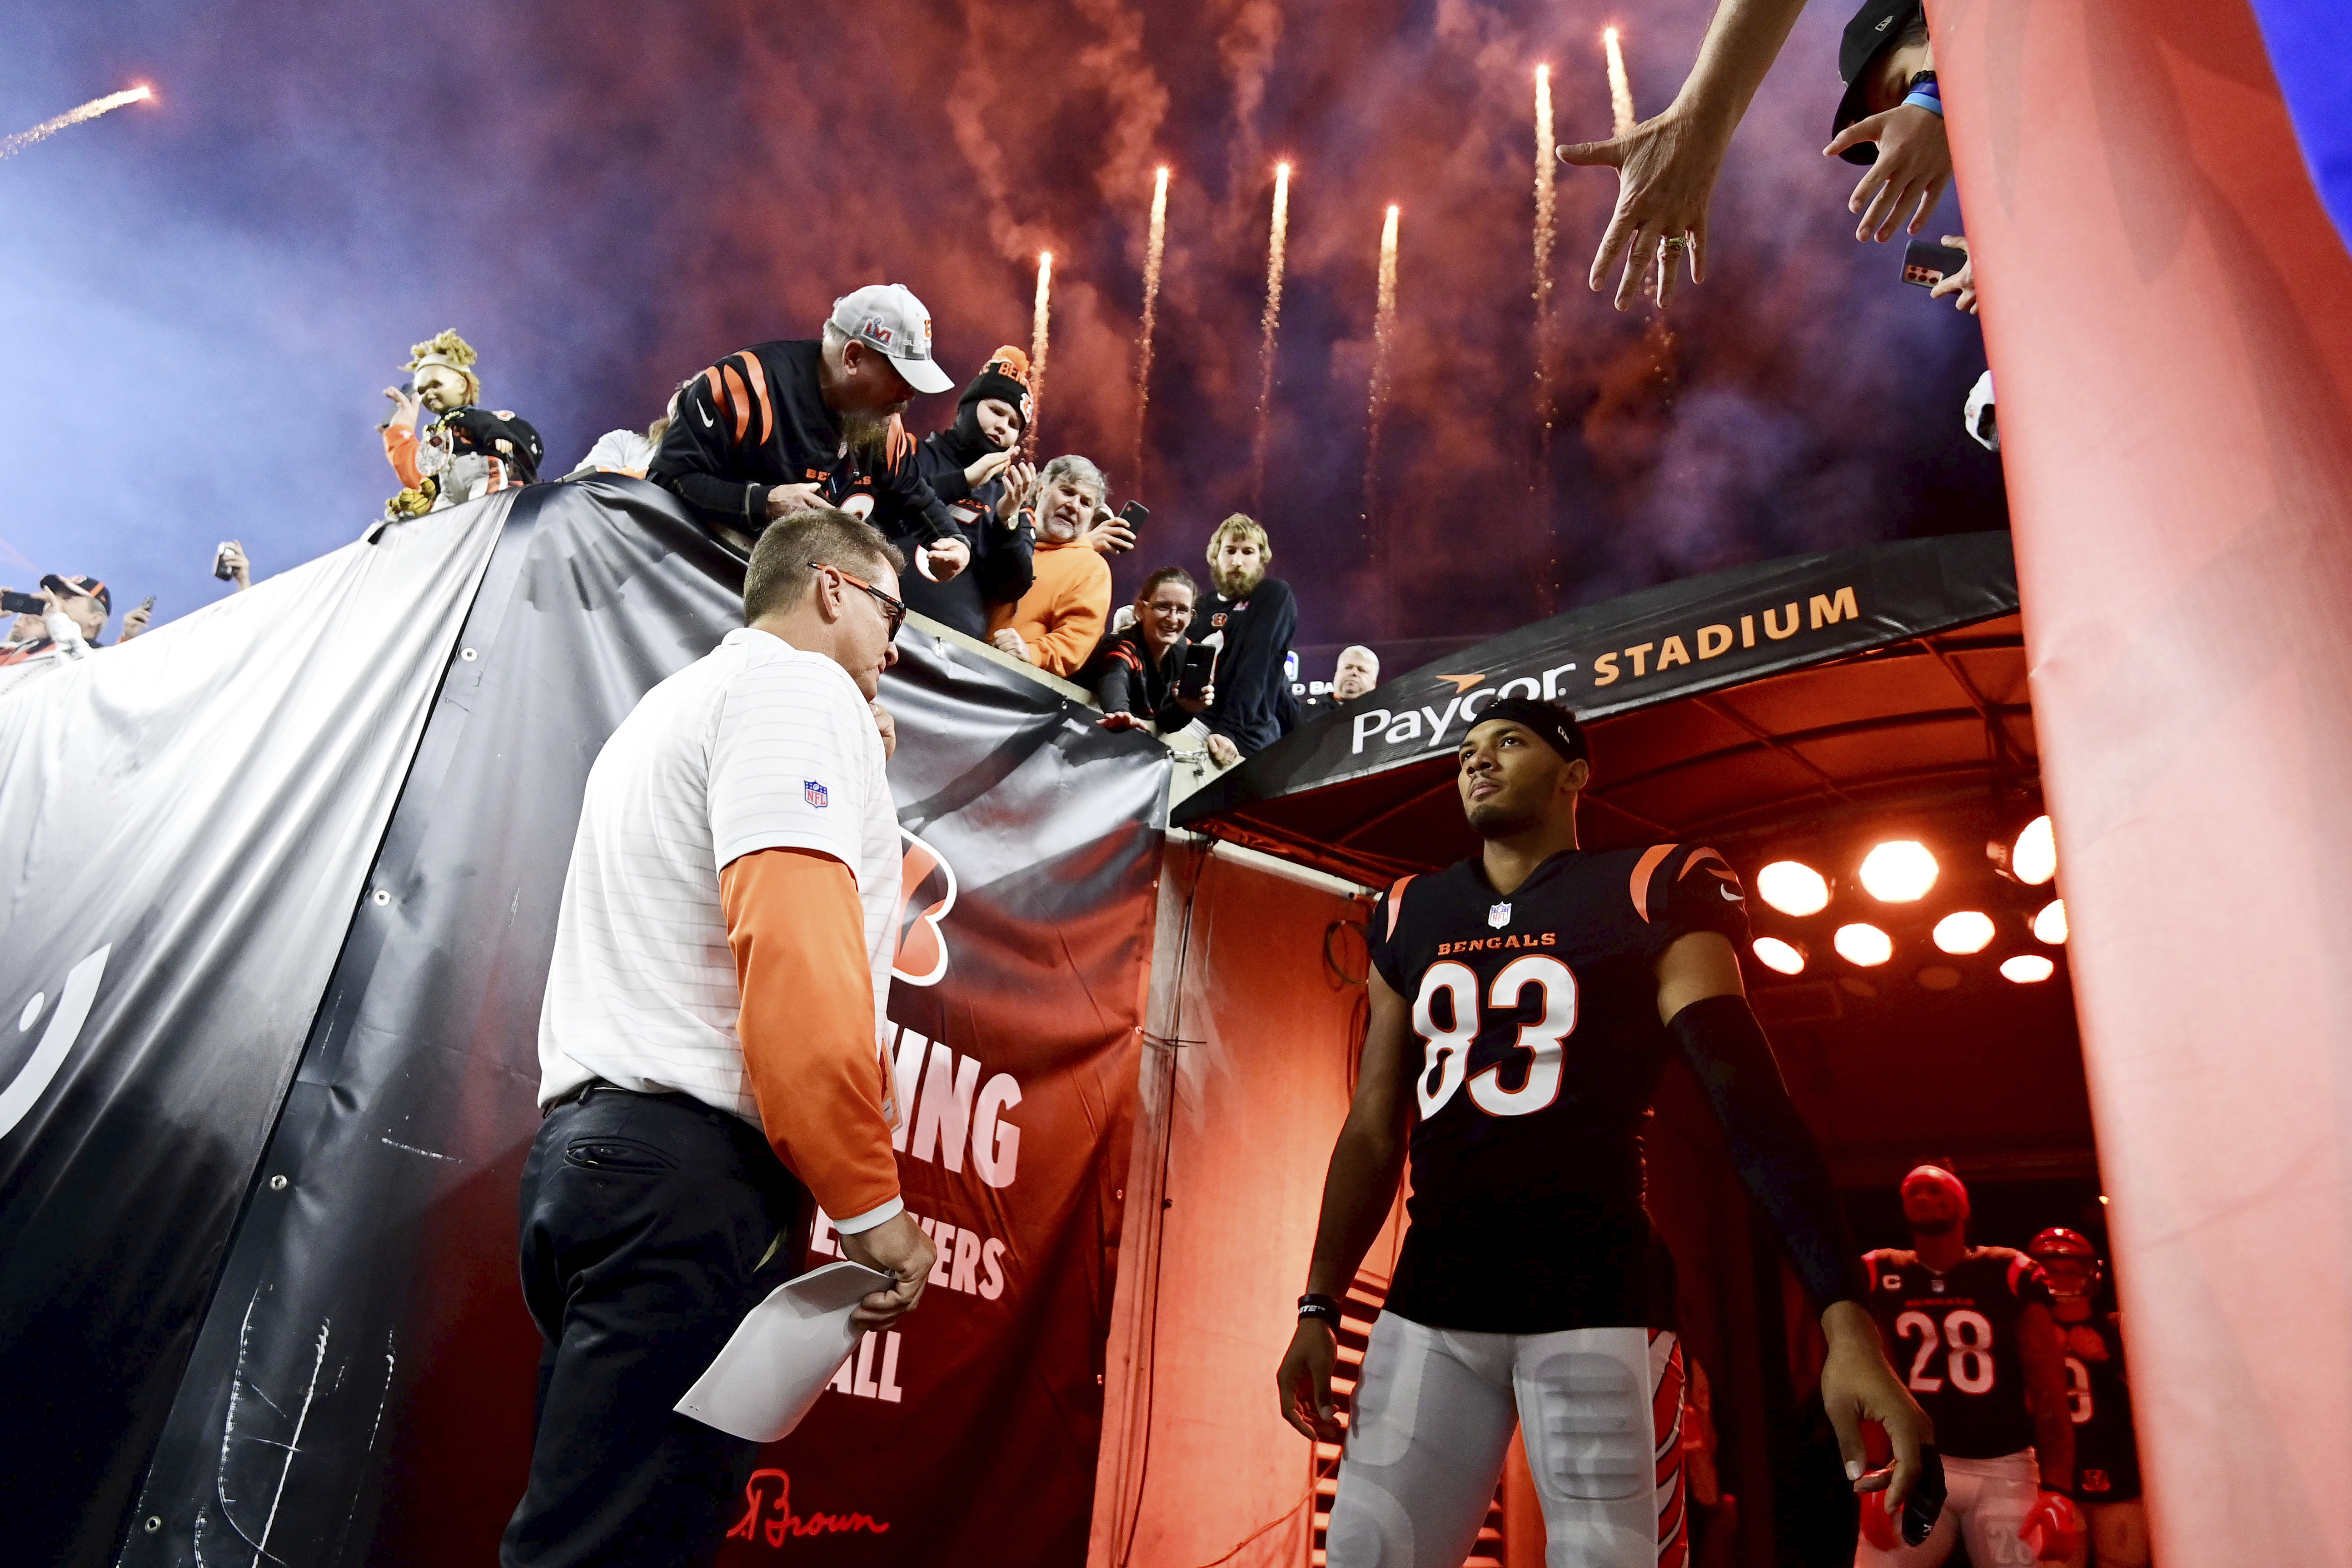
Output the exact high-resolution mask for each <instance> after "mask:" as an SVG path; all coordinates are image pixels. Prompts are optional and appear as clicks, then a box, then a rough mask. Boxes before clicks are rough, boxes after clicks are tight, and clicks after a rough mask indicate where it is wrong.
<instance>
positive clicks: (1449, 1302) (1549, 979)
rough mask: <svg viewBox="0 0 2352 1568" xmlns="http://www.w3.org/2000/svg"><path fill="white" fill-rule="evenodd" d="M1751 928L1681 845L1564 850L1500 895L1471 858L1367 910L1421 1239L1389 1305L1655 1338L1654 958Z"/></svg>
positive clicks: (1451, 1325) (1467, 1318)
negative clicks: (1408, 1103) (1411, 1113)
mask: <svg viewBox="0 0 2352 1568" xmlns="http://www.w3.org/2000/svg"><path fill="white" fill-rule="evenodd" d="M1692 931H1720V932H1722V933H1723V934H1724V935H1725V936H1727V937H1728V938H1730V939H1731V941H1732V942H1733V945H1734V946H1735V947H1736V946H1738V945H1740V944H1741V943H1742V942H1745V940H1746V935H1747V904H1746V902H1745V899H1744V895H1743V894H1742V892H1741V890H1740V887H1739V879H1738V875H1737V874H1736V873H1734V872H1733V870H1732V869H1731V867H1730V866H1729V865H1728V864H1727V862H1726V861H1725V860H1724V858H1723V857H1722V856H1720V855H1718V854H1717V853H1716V852H1715V851H1714V850H1712V849H1706V848H1701V847H1695V846H1690V845H1679V844H1660V845H1656V846H1654V847H1650V848H1647V849H1622V850H1603V851H1598V852H1585V851H1580V850H1570V851H1567V852H1565V853H1562V854H1559V855H1555V856H1553V857H1552V858H1550V859H1549V860H1546V861H1545V862H1544V863H1543V864H1542V865H1540V866H1538V867H1537V868H1536V869H1535V871H1534V873H1533V874H1532V875H1530V876H1529V877H1528V879H1527V880H1526V881H1525V882H1523V883H1521V884H1520V885H1519V886H1518V887H1517V888H1516V889H1513V890H1512V892H1511V894H1510V896H1509V897H1507V898H1505V897H1502V896H1500V895H1498V894H1497V893H1496V891H1495V890H1494V889H1493V888H1492V887H1490V886H1489V885H1488V884H1487V881H1486V872H1485V870H1484V869H1483V868H1482V865H1481V863H1480V861H1479V859H1478V858H1475V857H1473V858H1470V859H1467V860H1464V861H1462V862H1461V863H1460V864H1458V865H1455V866H1454V867H1452V868H1449V869H1447V870H1445V871H1443V872H1440V873H1438V874H1436V875H1434V876H1426V877H1409V878H1406V879H1404V880H1403V881H1402V882H1399V883H1398V884H1397V885H1396V886H1395V887H1393V888H1391V889H1389V891H1388V893H1387V894H1386V896H1384V897H1383V898H1382V899H1381V901H1380V903H1379V904H1378V905H1377V906H1376V907H1375V908H1374V910H1373V911H1372V920H1371V930H1370V938H1371V950H1372V962H1373V963H1374V964H1375V965H1376V966H1378V968H1379V969H1380V972H1381V978H1383V979H1384V980H1386V981H1387V982H1388V984H1390V985H1391V986H1392V987H1393V988H1394V989H1395V990H1396V993H1397V994H1398V995H1400V996H1402V997H1403V998H1404V1000H1405V1002H1406V1004H1407V1005H1409V1006H1410V1007H1411V1008H1412V1028H1413V1032H1414V1035H1415V1037H1416V1038H1417V1041H1418V1049H1417V1050H1415V1051H1414V1052H1412V1054H1411V1055H1410V1056H1409V1057H1408V1058H1407V1060H1406V1062H1405V1064H1404V1068H1403V1070H1404V1071H1405V1072H1406V1073H1407V1074H1409V1075H1410V1077H1411V1080H1412V1081H1411V1088H1412V1094H1413V1099H1414V1106H1415V1111H1416V1116H1417V1120H1416V1121H1415V1123H1414V1126H1413V1130H1412V1198H1411V1200H1410V1202H1409V1203H1408V1205H1407V1209H1408V1213H1409V1214H1410V1215H1411V1219H1412V1225H1411V1227H1410V1229H1409V1230H1408V1231H1407V1232H1406V1235H1405V1240H1404V1249H1403V1253H1402V1256H1401V1257H1400V1258H1399V1259H1398V1262H1397V1274H1396V1279H1395V1281H1394V1282H1393V1284H1392V1285H1391V1289H1390V1292H1389V1299H1388V1305H1389V1307H1390V1309H1391V1310H1393V1311H1395V1312H1396V1313H1398V1314H1399V1315H1400V1316H1402V1317H1405V1318H1409V1319H1411V1320H1412V1321H1414V1322H1417V1323H1422V1324H1424V1325H1427V1326H1429V1327H1432V1328H1445V1329H1465V1330H1477V1331H1488V1332H1500V1333H1549V1332H1552V1331H1557V1330H1561V1329H1577V1328H1604V1327H1611V1326H1649V1327H1659V1328H1663V1327H1666V1326H1669V1325H1670V1324H1671V1323H1672V1321H1673V1320H1672V1318H1671V1317H1670V1316H1668V1314H1669V1313H1670V1312H1671V1311H1672V1309H1673V1304H1672V1303H1671V1302H1666V1301H1657V1300H1653V1297H1654V1290H1653V1289H1652V1280H1653V1279H1654V1269H1653V1268H1652V1267H1651V1247H1652V1235H1651V1230H1650V1222H1649V1216H1648V1215H1647V1214H1645V1213H1644V1212H1643V1207H1642V1149H1641V1142H1640V1137H1639V1134H1640V1131H1641V1127H1642V1123H1643V1121H1645V1120H1646V1119H1647V1117H1648V1115H1649V1109H1650V1101H1651V1099H1652V1097H1653V1096H1654V1094H1655V1093H1656V1091H1657V1087H1658V1078H1659V1075H1660V1074H1661V1073H1662V1072H1663V1071H1664V1068H1665V1062H1666V1057H1667V1054H1668V1053H1669V1052H1670V1051H1671V1050H1672V1049H1673V1048H1674V1041H1673V1037H1672V1036H1671V1035H1670V1034H1669V1033H1668V1032H1667V1030H1666V1029H1665V1027H1664V1026H1663V1025H1661V1024H1660V1023H1659V1021H1658V1002H1657V996H1658V982H1657V976H1656V974H1655V973H1654V969H1653V967H1652V966H1653V965H1654V963H1655V962H1656V960H1657V958H1658V956H1659V955H1660V954H1661V953H1663V952H1665V950H1666V948H1667V947H1668V946H1670V945H1671V944H1672V943H1673V942H1675V940H1676V939H1677V938H1679V937H1682V936H1684V935H1685V934H1687V933H1689V932H1692Z"/></svg>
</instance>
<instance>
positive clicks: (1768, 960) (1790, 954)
mask: <svg viewBox="0 0 2352 1568" xmlns="http://www.w3.org/2000/svg"><path fill="white" fill-rule="evenodd" d="M1749 946H1750V947H1751V948H1752V949H1753V951H1754V952H1755V954H1756V962H1757V963H1760V964H1762V965H1763V966H1764V967H1765V968H1767V969H1769V970H1771V971H1772V972H1773V973H1776V974H1802V973H1804V972H1805V953H1804V950H1803V949H1802V948H1801V947H1799V946H1797V945H1796V944H1795V943H1794V942H1782V941H1781V940H1780V938H1779V937H1777V936H1759V937H1758V938H1757V939H1756V940H1755V942H1752V943H1750V944H1749Z"/></svg>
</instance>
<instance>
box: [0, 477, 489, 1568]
mask: <svg viewBox="0 0 2352 1568" xmlns="http://www.w3.org/2000/svg"><path fill="white" fill-rule="evenodd" d="M509 499H510V498H507V497H494V498H491V499H490V500H486V501H483V502H480V503H478V504H476V505H474V506H471V507H464V508H458V509H456V510H451V511H445V512H438V513H436V514H434V515H433V516H431V517H428V518H420V519H418V520H416V521H414V522H411V523H406V524H404V525H402V526H401V527H399V528H396V529H393V530H390V531H387V532H385V533H384V534H383V537H382V539H381V540H380V541H379V542H376V543H374V544H352V545H351V546H348V547H346V548H344V549H341V550H338V551H335V552H332V553H331V554H329V555H325V556H322V557H320V559H319V560H316V561H313V562H310V563H308V564H306V565H303V566H299V567H296V568H295V569H293V570H292V571H289V572H286V573H282V574H278V576H276V577H273V578H269V579H268V580H266V581H264V582H262V583H259V584H256V585H255V586H254V588H253V590H252V591H251V592H250V593H245V594H239V595H235V596H233V597H231V598H226V599H223V600H222V601H220V602H219V603H217V604H215V605H208V606H206V607H205V608H204V609H202V610H198V611H196V612H195V613H194V614H193V615H190V616H185V617H184V618H183V619H181V620H179V621H175V622H173V624H171V625H169V626H162V627H159V628H157V629H156V630H155V631H153V632H151V633H149V634H148V635H147V636H145V637H140V638H138V639H136V640H135V641H133V642H131V643H128V644H124V645H121V646H118V647H107V648H101V649H99V650H97V651H96V652H94V653H93V654H92V655H91V656H90V657H89V658H86V659H82V660H79V661H77V662H76V663H74V664H72V665H70V666H68V667H67V668H64V669H61V670H58V671H57V672H55V673H52V674H50V675H47V676H45V677H43V678H42V679H39V680H37V681H35V682H30V683H27V684H26V685H24V686H20V687H18V688H17V689H15V690H13V691H11V692H10V693H8V694H7V695H6V696H5V697H4V698H0V866H5V867H6V868H7V869H6V875H5V887H4V888H0V911H5V912H0V1016H5V1022H0V1347H5V1354H6V1367H7V1376H6V1377H5V1380H0V1500H5V1508H6V1518H7V1521H8V1526H7V1528H8V1545H7V1548H6V1551H5V1557H6V1558H7V1560H8V1561H10V1562H15V1563H39V1564H44V1565H47V1564H53V1563H103V1562H107V1561H109V1560H110V1559H111V1557H112V1556H113V1553H114V1550H115V1543H116V1538H117V1536H118V1533H119V1532H120V1531H121V1528H122V1526H123V1521H124V1513H125V1510H126V1507H127V1505H128V1504H129V1502H130V1500H131V1494H132V1492H133V1490H134V1489H136V1487H137V1485H138V1481H139V1474H140V1470H141V1468H142V1466H143V1465H144V1464H145V1463H146V1459H147V1456H148V1452H149V1450H150V1448H151V1447H152V1444H153V1442H154V1440H155V1434H156V1432H157V1430H158V1429H159V1428H160V1427H161V1426H162V1425H163V1418H164V1414H165V1412H166V1410H167V1409H168V1408H169V1407H170V1405H171V1400H172V1396H173V1389H174V1388H175V1387H176V1386H177V1384H178V1381H179V1375H180V1369H181V1367H182V1365H183V1364H184V1363H185V1362H186V1360H187V1356H188V1351H189V1346H190V1344H191V1342H193V1340H194V1336H195V1330H196V1324H197V1321H198V1320H199V1319H200V1318H201V1316H202V1315H203V1313H204V1310H205V1300H206V1299H207V1297H208V1295H209V1292H210V1290H211V1288H212V1282H213V1278H214V1275H215V1272H216V1271H217V1270H218V1268H219V1267H220V1262H221V1257H222V1253H223V1251H224V1249H225V1248H226V1246H227V1244H228V1239H229V1235H230V1229H231V1226H232V1225H233V1224H234V1222H235V1220H236V1214H237V1209H238V1205H239V1204H240V1203H241V1202H242V1201H243V1199H244V1197H245V1194H246V1193H247V1187H248V1184H249V1183H250V1182H251V1180H252V1177H253V1173H254V1165H255V1162H256V1160H257V1158H258V1156H259V1154H260V1152H261V1149H262V1145H263V1142H264V1141H265V1140H266V1139H267V1138H268V1133H269V1128H270V1124H271V1122H272V1121H273V1120H274V1119H275V1118H276V1116H277V1113H278V1104H279V1101H280V1100H281V1099H282V1097H283V1096H284V1094H285V1091H286V1085H287V1080H288V1079H289V1077H290V1076H291V1075H292V1073H293V1071H294V1066H295V1062H296V1060H297V1059H298V1058H299V1056H300V1054H301V1050H302V1045H303V1040H304V1037H306V1035H307V1034H308V1033H309V1030H310V1019H311V1016H312V1014H313V1013H314V1012H315V1011H316V1010H317V1008H318V1005H319V998H320V994H322V993H323V992H324V990H325V988H326V984H327V977H328V975H329V973H331V970H332V969H333V966H334V963H335V955H336V952H337V951H338V950H339V949H340V948H341V945H342V942H343V933H344V931H345V928H346V927H347V926H348V925H349V924H350V922H351V920H352V908H353V907H354V906H355V905H357V904H358V903H359V902H360V899H361V889H362V879H363V878H364V877H365V875H366V872H367V868H368V864H369V862H370V861H371V860H372V859H373V857H374V854H375V847H376V845H377V843H378V842H379V840H380V839H381V838H382V837H383V830H384V824H385V822H386V820H387V818H388V817H389V816H391V813H392V810H393V803H394V799H395V798H396V796H397V795H398V793H399V790H400V781H401V779H402V777H403V776H404V773H405V772H406V771H407V767H408V762H409V757H410V755H411V753H412V752H414V751H415V747H416V743H417V736H418V734H419V732H420V731H421V730H422V729H423V727H424V724H425V716H426V713H427V710H428V709H429V706H430V704H431V702H432V700H433V693H434V689H435V688H436V686H438V685H439V683H440V679H441V673H442V670H443V668H444V666H445V665H446V663H447V661H448V660H449V658H450V657H451V655H452V652H453V649H452V646H451V645H452V640H453V638H454V637H455V634H456V630H457V617H458V616H460V615H461V614H462V613H463V611H464V608H465V605H467V602H468V600H469V599H470V598H471V597H472V595H473V594H474V591H475V584H476V583H477V581H478V578H479V576H480V574H481V572H482V568H483V563H484V562H485V561H486V560H487V559H488V556H489V554H490V552H491V546H492V543H493V542H494V541H495V540H496V539H497V537H498V535H499V528H500V522H501V519H503V518H504V517H505V515H506V513H507V509H508V504H509Z"/></svg>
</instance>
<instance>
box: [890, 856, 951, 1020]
mask: <svg viewBox="0 0 2352 1568" xmlns="http://www.w3.org/2000/svg"><path fill="white" fill-rule="evenodd" d="M898 837H901V838H903V839H905V840H906V843H905V845H904V846H903V847H902V849H901V853H900V856H899V860H898V947H897V949H896V950H895V951H894V952H893V953H892V954H891V958H890V973H891V975H892V976H893V977H894V978H896V979H899V980H903V981H905V982H906V983H907V984H909V985H936V984H939V983H940V976H941V975H943V974H945V973H947V972H948V938H947V933H946V932H945V931H941V930H940V921H943V920H945V919H946V918H947V913H948V911H949V910H951V909H953V908H955V899H956V879H955V868H954V867H952V866H950V865H949V864H948V862H947V857H945V856H944V855H941V854H940V852H939V851H938V850H936V849H934V848H932V847H930V846H929V845H928V844H926V843H924V842H923V841H922V840H921V839H919V838H918V837H915V836H914V835H913V834H911V833H909V832H908V831H907V830H906V829H905V828H903V827H902V828H900V829H898Z"/></svg>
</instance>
